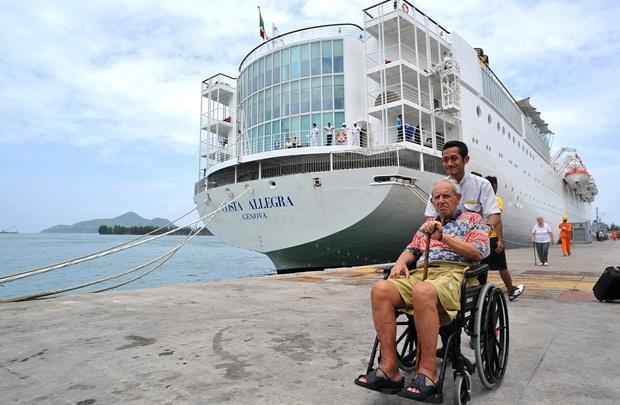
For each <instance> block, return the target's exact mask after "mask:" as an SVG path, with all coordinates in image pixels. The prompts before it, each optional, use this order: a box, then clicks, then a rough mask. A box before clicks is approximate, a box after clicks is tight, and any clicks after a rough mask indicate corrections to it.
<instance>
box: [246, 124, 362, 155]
mask: <svg viewBox="0 0 620 405" xmlns="http://www.w3.org/2000/svg"><path fill="white" fill-rule="evenodd" d="M353 135H354V129H353V128H351V127H348V128H330V129H328V128H320V129H319V131H318V134H316V133H315V132H313V131H312V130H303V131H296V130H287V131H281V132H278V133H272V134H267V135H265V134H263V135H262V136H258V137H247V136H246V137H244V138H243V139H242V140H241V141H240V147H241V155H243V156H245V155H251V154H254V153H262V152H270V151H274V150H283V149H298V148H311V147H321V146H359V147H362V148H364V147H367V146H368V136H367V133H366V130H365V129H363V128H360V132H359V137H355V138H357V139H354V136H353Z"/></svg>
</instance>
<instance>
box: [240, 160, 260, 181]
mask: <svg viewBox="0 0 620 405" xmlns="http://www.w3.org/2000/svg"><path fill="white" fill-rule="evenodd" d="M256 179H258V162H248V163H242V164H240V165H239V166H237V181H238V182H242V181H248V180H256Z"/></svg>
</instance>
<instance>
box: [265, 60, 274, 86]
mask: <svg viewBox="0 0 620 405" xmlns="http://www.w3.org/2000/svg"><path fill="white" fill-rule="evenodd" d="M272 60H273V57H272V56H271V55H269V56H265V87H269V86H271V80H272V78H273V74H272V73H271V72H272Z"/></svg>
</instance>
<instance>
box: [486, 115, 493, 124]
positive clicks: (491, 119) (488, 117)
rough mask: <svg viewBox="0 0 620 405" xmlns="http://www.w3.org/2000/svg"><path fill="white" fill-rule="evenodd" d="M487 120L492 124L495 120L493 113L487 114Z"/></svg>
mask: <svg viewBox="0 0 620 405" xmlns="http://www.w3.org/2000/svg"><path fill="white" fill-rule="evenodd" d="M487 122H488V123H489V124H490V123H492V122H493V118H491V114H489V115H488V116H487Z"/></svg>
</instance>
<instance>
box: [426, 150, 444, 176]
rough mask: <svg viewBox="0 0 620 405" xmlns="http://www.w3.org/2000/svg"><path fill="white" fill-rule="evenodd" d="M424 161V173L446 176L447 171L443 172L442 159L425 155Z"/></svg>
mask: <svg viewBox="0 0 620 405" xmlns="http://www.w3.org/2000/svg"><path fill="white" fill-rule="evenodd" d="M423 159H424V171H426V172H433V173H438V174H446V173H445V171H444V170H443V165H442V163H441V158H438V157H437V156H431V155H426V154H424V155H423Z"/></svg>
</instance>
